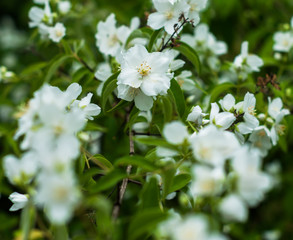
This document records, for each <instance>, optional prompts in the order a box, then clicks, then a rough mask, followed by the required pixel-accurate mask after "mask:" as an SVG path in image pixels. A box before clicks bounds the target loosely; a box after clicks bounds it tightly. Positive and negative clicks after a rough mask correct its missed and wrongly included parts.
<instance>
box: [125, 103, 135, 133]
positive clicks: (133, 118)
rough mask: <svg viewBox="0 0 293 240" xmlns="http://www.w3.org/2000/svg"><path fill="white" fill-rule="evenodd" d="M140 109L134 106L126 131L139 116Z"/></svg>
mask: <svg viewBox="0 0 293 240" xmlns="http://www.w3.org/2000/svg"><path fill="white" fill-rule="evenodd" d="M138 114H139V110H138V109H137V108H136V107H135V106H134V107H133V109H132V110H131V112H130V114H129V121H128V123H127V124H126V125H125V127H124V132H126V131H127V130H128V129H129V128H130V127H131V126H132V125H133V124H134V122H135V120H136V118H137V117H138Z"/></svg>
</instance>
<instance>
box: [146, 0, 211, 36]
mask: <svg viewBox="0 0 293 240" xmlns="http://www.w3.org/2000/svg"><path fill="white" fill-rule="evenodd" d="M153 4H154V7H155V9H156V10H157V12H155V13H152V14H150V15H149V18H148V23H147V24H148V25H149V26H150V27H151V28H153V29H160V28H164V29H165V31H166V32H167V33H168V34H173V33H174V31H175V28H174V26H178V22H180V21H179V20H180V19H181V20H182V17H184V18H185V19H189V20H192V21H193V24H194V25H197V24H198V23H199V20H200V17H199V13H200V12H201V11H202V10H204V9H205V7H206V5H207V0H176V1H170V0H153ZM180 30H181V29H178V30H177V31H180Z"/></svg>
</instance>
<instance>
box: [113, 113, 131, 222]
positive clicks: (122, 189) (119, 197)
mask: <svg viewBox="0 0 293 240" xmlns="http://www.w3.org/2000/svg"><path fill="white" fill-rule="evenodd" d="M130 112H131V111H129V113H130ZM129 115H130V114H128V116H127V122H129ZM129 155H130V156H133V155H134V142H133V131H132V130H131V126H130V129H129ZM131 169H132V166H131V165H128V166H127V168H126V173H127V175H129V174H130V172H131ZM128 181H129V179H128V178H124V179H123V181H122V183H121V185H120V188H119V191H118V195H117V201H116V203H115V205H114V208H113V211H112V218H113V219H114V221H115V220H117V218H118V216H119V212H120V207H121V204H122V201H123V197H124V194H125V191H126V188H127V184H128Z"/></svg>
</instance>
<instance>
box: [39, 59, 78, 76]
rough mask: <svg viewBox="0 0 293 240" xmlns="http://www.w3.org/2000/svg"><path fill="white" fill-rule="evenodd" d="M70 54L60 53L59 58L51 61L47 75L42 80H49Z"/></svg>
mask: <svg viewBox="0 0 293 240" xmlns="http://www.w3.org/2000/svg"><path fill="white" fill-rule="evenodd" d="M72 57H73V56H72V55H62V56H61V57H60V58H58V59H57V60H55V61H53V63H52V65H51V66H50V67H49V69H48V72H47V75H46V77H45V80H44V82H49V81H50V80H51V78H52V77H53V75H54V74H55V73H56V71H57V70H58V68H59V67H60V66H61V65H62V64H63V63H64V62H65V61H66V60H68V59H69V58H72Z"/></svg>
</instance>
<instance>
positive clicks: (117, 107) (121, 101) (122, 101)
mask: <svg viewBox="0 0 293 240" xmlns="http://www.w3.org/2000/svg"><path fill="white" fill-rule="evenodd" d="M129 104H130V102H128V101H125V100H123V99H122V100H120V102H119V103H117V104H116V105H115V106H114V107H112V108H111V109H110V110H108V111H107V113H111V112H114V111H116V110H118V109H121V108H124V107H126V106H128V105H129Z"/></svg>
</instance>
